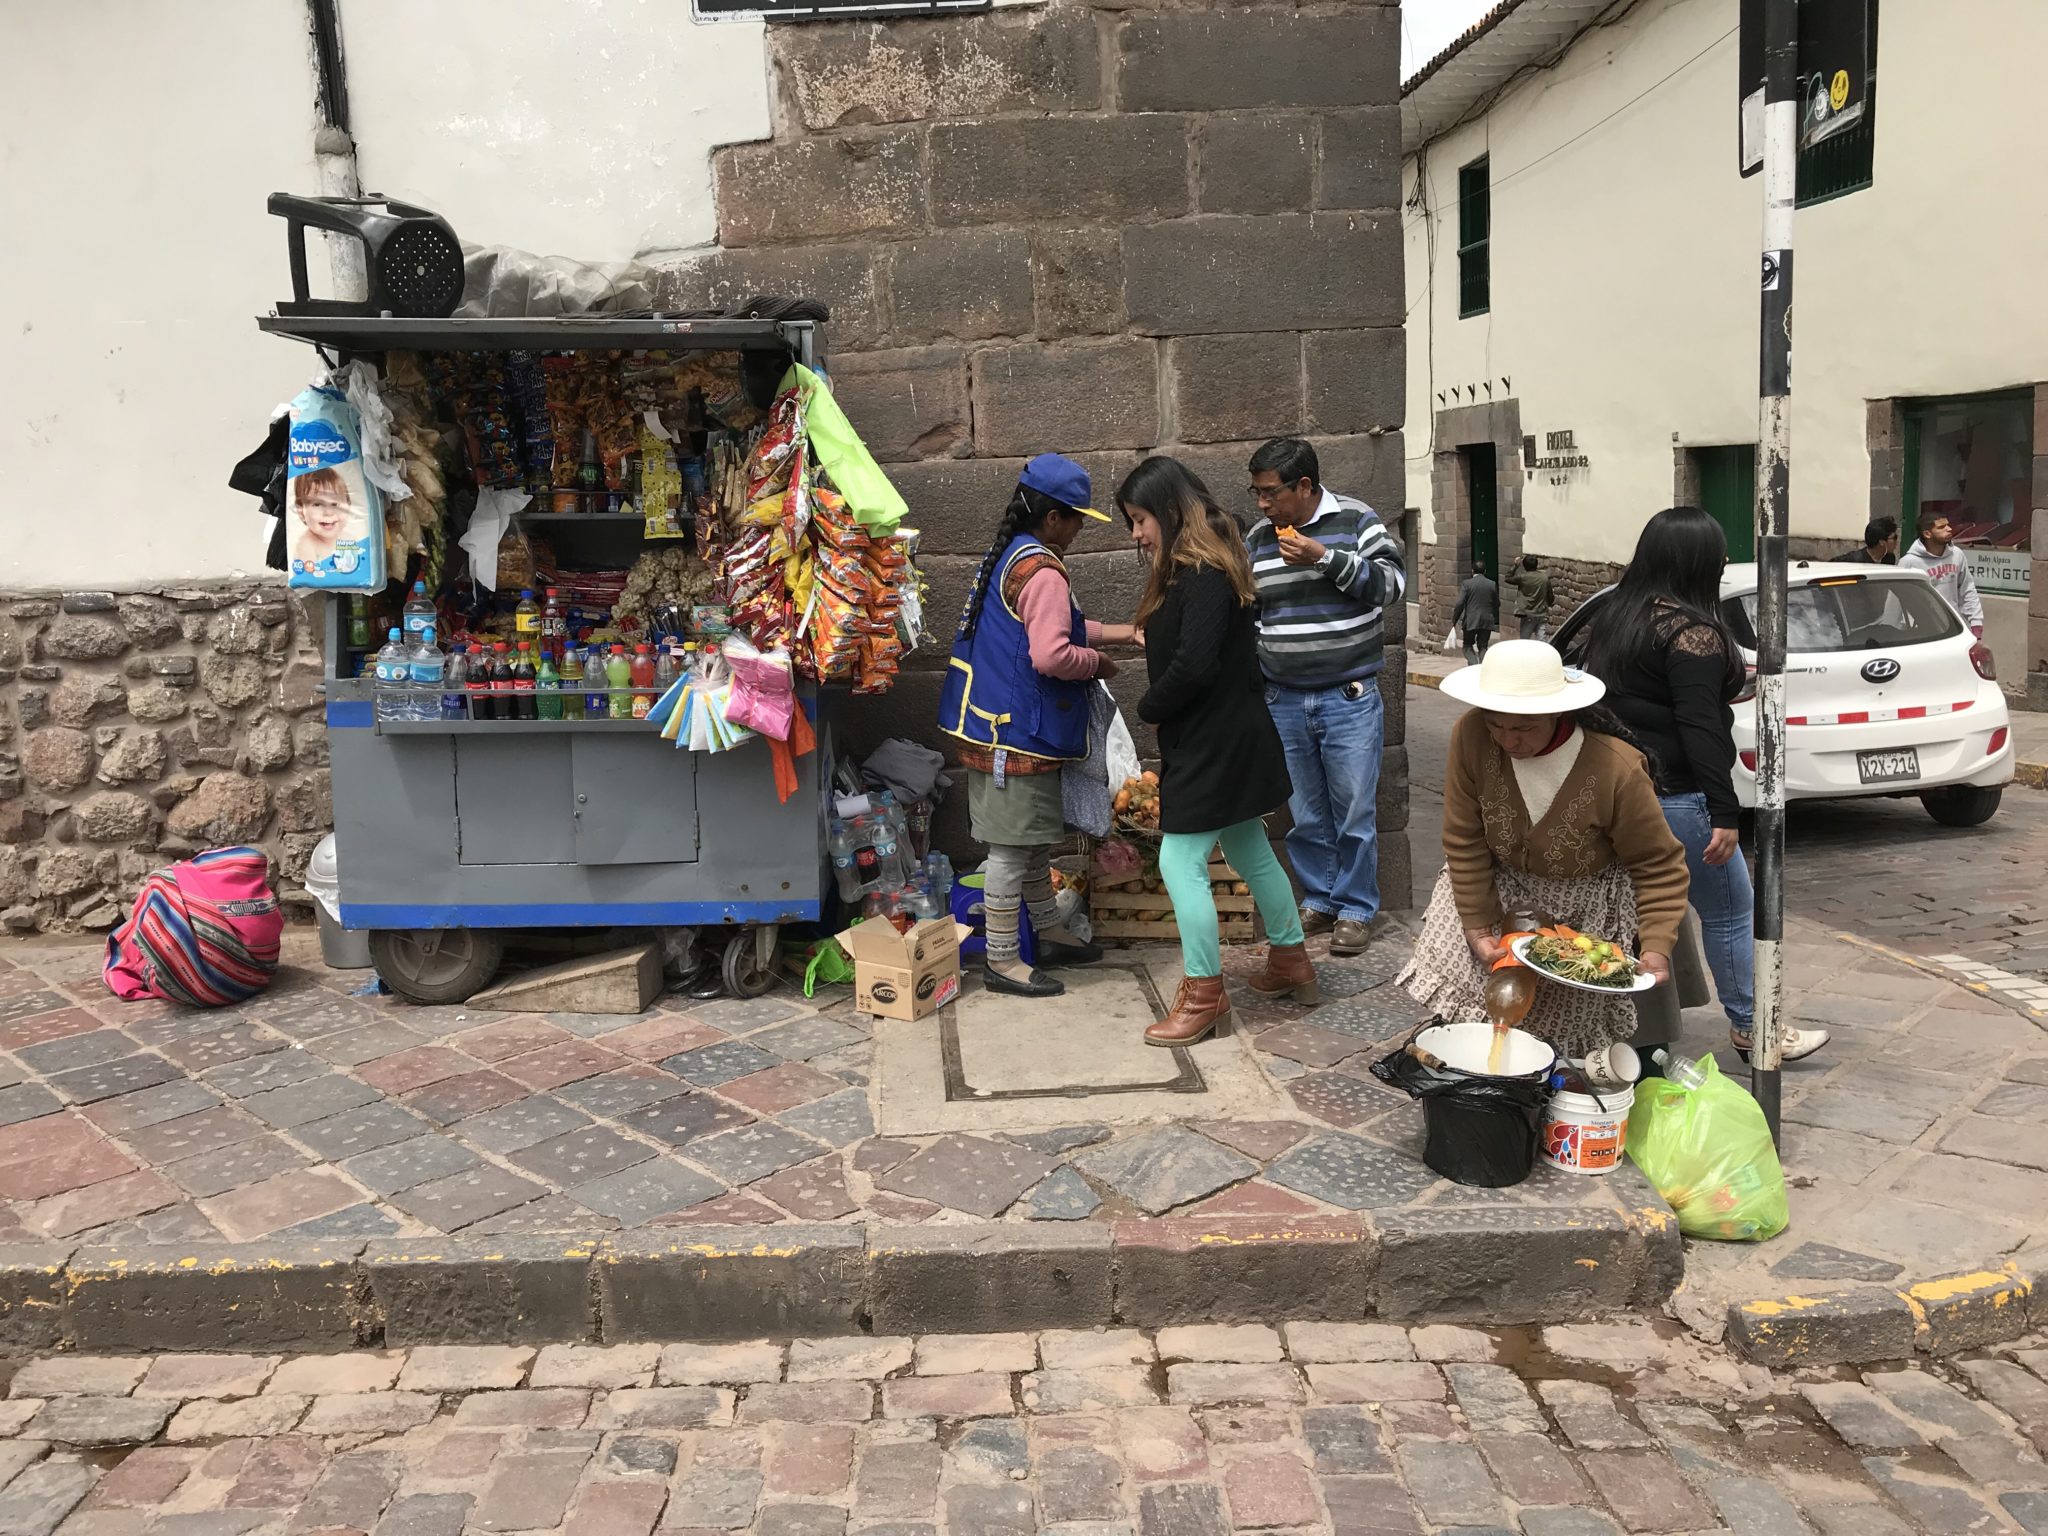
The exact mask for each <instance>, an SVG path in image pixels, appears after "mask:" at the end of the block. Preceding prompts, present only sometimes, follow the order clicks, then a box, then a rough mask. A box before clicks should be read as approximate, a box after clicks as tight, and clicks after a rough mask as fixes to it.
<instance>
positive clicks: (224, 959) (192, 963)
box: [104, 848, 284, 1008]
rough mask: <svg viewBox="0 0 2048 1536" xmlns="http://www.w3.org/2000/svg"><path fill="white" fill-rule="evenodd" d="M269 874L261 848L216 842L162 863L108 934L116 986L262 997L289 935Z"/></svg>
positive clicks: (222, 997)
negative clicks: (203, 850) (206, 848)
mask: <svg viewBox="0 0 2048 1536" xmlns="http://www.w3.org/2000/svg"><path fill="white" fill-rule="evenodd" d="M268 874H269V865H268V861H267V860H266V859H265V858H264V856H263V852H262V850H261V849H258V848H215V849H213V850H212V851H210V852H207V853H202V854H199V855H197V856H196V857H194V858H190V859H186V860H184V861H183V862H181V863H177V864H173V865H172V866H171V867H170V868H169V869H160V870H158V871H157V872H156V873H155V874H153V875H151V876H150V877H149V878H148V879H147V880H146V881H144V882H143V886H142V893H141V894H140V895H139V896H137V897H136V898H135V910H134V911H133V912H131V913H130V914H129V915H128V921H127V922H125V923H123V924H121V926H120V927H118V928H116V929H115V930H114V931H113V933H112V934H110V935H109V936H108V938H107V964H106V970H105V972H104V975H105V977H106V982H107V986H108V988H109V989H110V990H111V991H112V992H113V994H114V995H115V996H116V997H120V998H125V999H128V1000H130V1001H133V1000H134V999H136V998H139V997H161V998H165V999H167V1000H169V1001H171V1002H174V1003H185V1004H187V1005H189V1006H191V1007H195V1008H220V1007H225V1006H226V1005H228V1004H230V1003H239V1002H242V1001H244V1000H245V999H247V998H251V997H254V996H255V995H256V994H257V993H258V992H261V991H262V990H263V989H264V988H265V987H267V986H269V985H270V978H271V977H272V976H274V975H276V974H277V954H278V946H279V943H280V941H281V939H282V938H283V935H284V913H283V912H282V911H281V910H280V909H279V907H278V904H277V893H276V892H275V891H273V890H271V888H270V883H269V880H268Z"/></svg>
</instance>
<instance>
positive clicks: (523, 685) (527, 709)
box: [512, 640, 540, 720]
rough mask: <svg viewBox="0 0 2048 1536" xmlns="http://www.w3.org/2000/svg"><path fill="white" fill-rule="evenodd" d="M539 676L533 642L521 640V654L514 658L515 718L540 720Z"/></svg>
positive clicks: (513, 695) (513, 700)
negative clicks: (537, 695)
mask: <svg viewBox="0 0 2048 1536" xmlns="http://www.w3.org/2000/svg"><path fill="white" fill-rule="evenodd" d="M538 680H539V679H538V676H537V675H536V673H535V672H534V670H533V646H532V644H531V642H529V641H525V640H522V641H520V642H519V654H518V655H517V656H515V657H514V658H513V660H512V709H513V716H512V718H513V719H515V720H538V719H539V718H540V710H539V701H538V700H537V698H536V697H535V694H534V685H535V684H536V683H537V682H538Z"/></svg>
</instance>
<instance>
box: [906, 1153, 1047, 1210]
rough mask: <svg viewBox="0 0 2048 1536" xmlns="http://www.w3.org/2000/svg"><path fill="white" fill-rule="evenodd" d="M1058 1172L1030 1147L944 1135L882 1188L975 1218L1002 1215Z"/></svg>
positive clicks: (908, 1162) (912, 1159)
mask: <svg viewBox="0 0 2048 1536" xmlns="http://www.w3.org/2000/svg"><path fill="white" fill-rule="evenodd" d="M1051 1171H1052V1163H1051V1161H1050V1160H1049V1159H1047V1158H1044V1157H1041V1156H1039V1155H1038V1154H1037V1153H1036V1152H1033V1151H1031V1150H1030V1149H1028V1148H1025V1147H1018V1146H1011V1145H1008V1144H1006V1143H1003V1142H996V1141H989V1140H987V1139H985V1138H983V1137H979V1136H960V1135H954V1136H943V1137H941V1138H940V1139H939V1140H937V1141H935V1142H933V1143H932V1144H931V1145H930V1146H929V1147H926V1148H925V1149H924V1150H922V1151H921V1152H919V1153H917V1155H916V1156H914V1157H911V1158H909V1159H907V1160H905V1161H904V1162H901V1163H898V1164H897V1165H896V1166H895V1167H893V1168H891V1169H889V1170H888V1171H887V1172H886V1173H883V1174H881V1175H880V1176H879V1177H877V1178H876V1180H875V1183H876V1185H877V1187H879V1188H882V1189H887V1190H892V1191H894V1192H895V1193H897V1194H902V1195H909V1196H911V1197H913V1198H915V1199H920V1200H930V1201H932V1202H934V1203H935V1204H938V1205H943V1206H947V1207H950V1208H951V1209H953V1210H956V1211H966V1212H968V1213H969V1214H970V1215H974V1216H982V1217H989V1216H996V1215H999V1214H1001V1213H1002V1212H1003V1211H1004V1210H1006V1209H1008V1208H1009V1206H1010V1205H1012V1204H1013V1203H1015V1201H1016V1199H1017V1197H1018V1196H1019V1195H1021V1194H1023V1193H1024V1191H1025V1190H1027V1189H1029V1188H1030V1187H1031V1186H1032V1185H1034V1184H1036V1183H1037V1182H1038V1181H1039V1180H1040V1179H1042V1178H1044V1177H1045V1175H1046V1174H1047V1173H1049V1172H1051Z"/></svg>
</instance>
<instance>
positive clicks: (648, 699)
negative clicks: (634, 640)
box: [632, 645, 655, 720]
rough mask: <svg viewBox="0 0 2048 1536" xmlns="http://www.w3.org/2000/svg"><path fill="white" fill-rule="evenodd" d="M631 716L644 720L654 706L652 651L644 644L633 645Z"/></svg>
mask: <svg viewBox="0 0 2048 1536" xmlns="http://www.w3.org/2000/svg"><path fill="white" fill-rule="evenodd" d="M632 677H633V718H634V719H635V720H645V719H646V718H647V712H648V711H649V710H650V709H652V708H654V699H655V693H654V652H653V648H652V647H650V646H645V645H636V646H634V647H633V667H632Z"/></svg>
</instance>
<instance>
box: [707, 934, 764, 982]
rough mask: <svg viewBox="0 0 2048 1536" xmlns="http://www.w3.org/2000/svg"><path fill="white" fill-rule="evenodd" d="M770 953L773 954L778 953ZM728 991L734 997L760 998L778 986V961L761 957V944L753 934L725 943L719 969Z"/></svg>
mask: <svg viewBox="0 0 2048 1536" xmlns="http://www.w3.org/2000/svg"><path fill="white" fill-rule="evenodd" d="M769 953H770V954H771V955H772V954H773V953H774V951H773V950H772V948H771V950H770V951H769ZM719 974H720V975H721V977H722V978H723V979H724V981H725V990H726V991H728V992H730V993H731V994H732V995H733V996H734V997H759V996H761V995H762V994H763V993H764V992H766V991H767V990H768V989H769V988H770V987H772V986H774V985H775V962H774V961H773V960H772V959H768V960H764V959H762V958H761V945H760V943H759V941H758V940H757V939H756V937H755V935H753V934H751V933H736V934H734V935H733V936H732V937H731V938H730V939H728V940H726V944H725V959H724V962H723V963H722V964H721V965H720V967H719Z"/></svg>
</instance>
